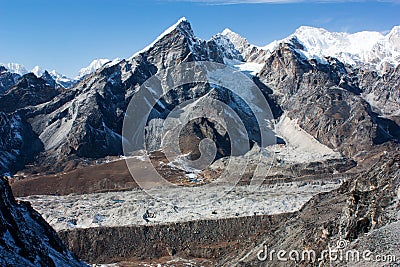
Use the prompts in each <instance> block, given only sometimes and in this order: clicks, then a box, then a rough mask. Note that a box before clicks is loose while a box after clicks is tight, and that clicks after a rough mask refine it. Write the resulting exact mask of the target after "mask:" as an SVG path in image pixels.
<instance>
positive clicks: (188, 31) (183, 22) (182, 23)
mask: <svg viewBox="0 0 400 267" xmlns="http://www.w3.org/2000/svg"><path fill="white" fill-rule="evenodd" d="M175 30H178V31H179V32H181V33H182V34H185V35H187V36H188V37H191V38H193V39H196V38H195V37H194V33H193V31H192V28H191V26H190V23H189V21H188V20H187V19H186V18H185V17H182V18H180V19H179V20H178V21H177V22H176V23H175V24H173V25H172V26H170V27H169V28H168V29H166V30H165V31H164V32H163V33H161V34H160V35H159V36H158V37H157V38H156V39H155V40H154V41H153V42H152V43H150V44H149V45H148V46H146V47H145V48H143V49H142V50H140V51H138V52H136V53H135V54H133V55H132V56H131V57H130V58H129V60H131V59H133V58H134V57H136V56H137V55H139V54H142V53H144V52H146V51H148V50H150V49H151V48H152V47H154V45H156V44H157V43H158V42H159V41H160V40H161V39H163V38H164V37H165V36H167V35H168V34H170V33H172V32H173V31H175Z"/></svg>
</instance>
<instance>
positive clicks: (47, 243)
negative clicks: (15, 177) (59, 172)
mask: <svg viewBox="0 0 400 267" xmlns="http://www.w3.org/2000/svg"><path fill="white" fill-rule="evenodd" d="M0 265H1V266H76V267H77V266H87V265H86V264H84V263H83V262H80V261H79V260H78V259H77V258H76V257H75V256H74V255H73V254H72V253H71V252H70V251H68V249H67V248H66V247H65V246H64V244H63V243H62V242H61V241H60V239H59V238H58V236H57V234H56V232H55V231H54V230H53V229H52V228H51V227H50V226H49V225H48V224H47V223H46V222H45V221H44V220H43V218H42V217H41V216H40V215H39V213H37V212H36V211H35V210H34V209H33V208H32V207H31V206H30V204H29V203H24V202H17V201H15V199H14V197H13V195H12V193H11V189H10V187H9V185H8V183H7V180H5V179H3V178H1V179H0Z"/></svg>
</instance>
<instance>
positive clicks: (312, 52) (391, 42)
mask: <svg viewBox="0 0 400 267" xmlns="http://www.w3.org/2000/svg"><path fill="white" fill-rule="evenodd" d="M282 42H289V43H290V42H291V43H293V42H298V43H299V44H300V47H299V51H300V52H302V53H303V54H304V55H305V56H306V57H307V58H309V59H311V58H314V59H317V60H320V61H322V62H326V61H325V57H327V56H332V57H336V58H338V59H339V60H340V61H342V62H344V63H347V64H351V65H357V66H364V67H369V68H372V69H376V70H383V69H384V68H385V67H386V66H387V64H390V65H392V66H397V65H398V64H399V63H400V26H395V27H393V29H392V30H391V31H390V32H389V33H388V34H386V35H384V34H382V33H380V32H374V31H362V32H357V33H352V34H350V33H345V32H329V31H327V30H325V29H322V28H313V27H308V26H301V27H300V28H298V29H297V30H296V31H295V32H294V33H293V34H292V35H290V36H289V37H287V38H285V39H283V40H280V41H274V42H272V43H270V44H268V45H267V46H265V47H264V49H265V50H269V51H273V50H274V49H275V48H276V47H277V46H278V44H279V43H282ZM301 46H303V47H301Z"/></svg>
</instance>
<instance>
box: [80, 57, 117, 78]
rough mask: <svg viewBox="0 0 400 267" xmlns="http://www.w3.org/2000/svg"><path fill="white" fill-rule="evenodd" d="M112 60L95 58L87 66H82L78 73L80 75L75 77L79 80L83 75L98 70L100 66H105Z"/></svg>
mask: <svg viewBox="0 0 400 267" xmlns="http://www.w3.org/2000/svg"><path fill="white" fill-rule="evenodd" d="M110 61H111V60H109V59H108V58H98V59H95V60H93V61H92V62H91V63H90V64H89V66H87V67H85V68H81V69H80V70H79V74H78V76H76V77H75V79H76V80H79V79H81V78H82V77H84V76H86V75H89V74H91V73H93V72H95V71H96V70H98V69H99V68H101V67H102V66H104V65H105V64H106V63H108V62H110Z"/></svg>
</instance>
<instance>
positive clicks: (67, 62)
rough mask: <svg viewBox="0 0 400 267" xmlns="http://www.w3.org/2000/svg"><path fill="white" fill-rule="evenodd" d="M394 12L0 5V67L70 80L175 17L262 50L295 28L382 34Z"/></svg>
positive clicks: (264, 6) (365, 4)
mask: <svg viewBox="0 0 400 267" xmlns="http://www.w3.org/2000/svg"><path fill="white" fill-rule="evenodd" d="M254 2H263V3H254ZM282 2H283V3H282ZM399 14H400V0H399V1H352V2H350V1H326V0H319V1H296V0H292V1H290V0H289V1H285V0H283V1H282V0H250V1H246V0H216V1H213V0H195V1H191V0H187V1H175V0H147V1H135V0H96V1H94V0H80V1H75V0H57V1H50V0H8V1H6V0H0V62H3V63H7V62H17V63H21V64H24V65H25V66H26V67H27V68H28V69H30V68H32V67H33V66H35V65H40V66H43V67H44V68H46V69H49V70H51V69H56V70H57V71H59V72H61V73H64V74H66V75H68V76H70V77H74V76H76V74H77V72H78V70H79V69H80V68H81V67H85V66H87V65H88V64H89V63H90V62H91V61H92V60H93V59H95V58H110V59H113V58H115V57H121V58H126V57H129V56H131V55H132V54H134V52H136V51H138V50H140V49H142V48H143V47H145V46H146V45H147V44H148V43H150V42H151V41H153V40H154V39H155V38H156V37H157V36H158V35H159V34H160V33H162V32H163V31H164V30H165V29H166V28H168V27H169V26H170V25H171V24H173V23H175V22H176V21H177V20H178V19H179V18H180V17H182V16H185V17H186V18H187V19H188V20H189V21H190V22H191V24H192V27H193V29H194V32H195V34H196V35H197V36H199V37H200V38H203V39H209V38H210V37H211V36H212V35H213V34H215V33H218V32H221V31H222V30H223V29H224V28H230V29H232V30H233V31H236V32H238V33H239V34H241V35H243V36H244V37H246V38H247V39H248V40H249V41H250V42H251V43H254V44H257V45H265V44H267V43H269V42H271V41H273V40H275V39H281V38H283V37H286V36H288V35H289V34H291V33H293V32H294V30H295V29H296V28H298V27H299V26H301V25H308V26H317V27H322V28H326V29H328V30H330V31H346V32H357V31H361V30H375V31H381V32H383V31H386V30H390V29H391V28H392V27H393V26H394V25H399V24H400V16H399Z"/></svg>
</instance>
